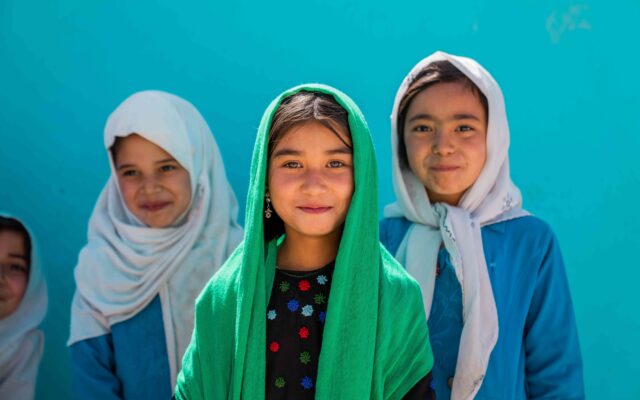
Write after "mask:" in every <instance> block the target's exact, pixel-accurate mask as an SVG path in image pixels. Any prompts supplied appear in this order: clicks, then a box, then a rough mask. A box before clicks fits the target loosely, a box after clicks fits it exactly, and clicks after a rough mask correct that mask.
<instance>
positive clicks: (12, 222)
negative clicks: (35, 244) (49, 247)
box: [0, 216, 31, 267]
mask: <svg viewBox="0 0 640 400" xmlns="http://www.w3.org/2000/svg"><path fill="white" fill-rule="evenodd" d="M4 231H11V232H17V233H19V234H21V235H22V239H23V241H24V251H25V256H26V258H27V260H26V261H27V266H28V267H31V236H29V232H28V231H27V228H25V227H24V225H22V222H20V221H18V220H17V219H15V218H7V217H1V216H0V232H4Z"/></svg>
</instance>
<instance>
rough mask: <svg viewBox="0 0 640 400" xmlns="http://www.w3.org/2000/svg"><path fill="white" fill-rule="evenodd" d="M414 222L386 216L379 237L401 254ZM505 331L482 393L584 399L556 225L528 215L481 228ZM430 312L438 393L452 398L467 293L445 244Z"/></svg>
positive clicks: (513, 399) (509, 399)
mask: <svg viewBox="0 0 640 400" xmlns="http://www.w3.org/2000/svg"><path fill="white" fill-rule="evenodd" d="M410 225H411V223H410V222H409V221H407V220H406V219H404V218H389V219H384V220H383V221H382V222H381V223H380V240H381V241H382V243H383V244H384V245H385V246H386V247H387V249H388V250H389V251H390V252H391V253H392V254H395V253H396V251H397V250H398V247H399V246H400V243H401V242H402V239H403V238H404V236H405V234H406V232H407V230H408V228H409V227H410ZM481 232H482V243H483V247H484V254H485V259H486V261H487V267H488V268H489V278H490V280H491V286H492V288H493V295H494V298H495V301H496V307H497V310H498V324H499V337H498V342H497V343H496V346H495V348H494V349H493V352H492V353H491V358H490V359H489V365H488V367H487V373H486V375H485V378H484V381H483V383H482V386H481V387H480V390H479V392H478V394H477V396H476V399H492V400H493V399H505V400H519V399H541V398H545V399H558V400H560V399H584V397H585V395H584V383H583V374H582V357H581V355H580V346H579V343H578V332H577V329H576V323H575V317H574V313H573V305H572V303H571V296H570V293H569V285H568V282H567V277H566V273H565V268H564V263H563V261H562V255H561V254H560V247H559V246H558V242H557V240H556V237H555V235H554V234H553V232H552V231H551V228H550V227H549V226H548V225H547V224H546V223H544V222H543V221H541V220H540V219H538V218H535V217H523V218H518V219H514V220H510V221H506V222H501V223H497V224H493V225H488V226H485V227H483V228H482V230H481ZM438 264H439V267H440V274H439V276H438V278H436V285H435V290H434V297H433V305H432V309H431V314H430V316H429V321H428V322H429V337H430V340H431V347H432V349H433V353H434V357H435V365H434V368H433V371H432V373H433V383H434V386H435V389H436V397H437V398H438V399H448V398H450V396H451V389H450V385H449V384H450V379H452V378H453V376H454V374H455V365H456V359H457V356H458V347H459V344H460V333H461V331H462V294H461V289H460V284H459V282H458V280H457V278H456V276H455V272H454V271H453V267H452V266H451V264H450V262H449V257H448V254H447V252H446V250H441V251H440V254H439V257H438Z"/></svg>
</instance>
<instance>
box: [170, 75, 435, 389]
mask: <svg viewBox="0 0 640 400" xmlns="http://www.w3.org/2000/svg"><path fill="white" fill-rule="evenodd" d="M376 180H377V177H376V160H375V154H374V150H373V144H372V141H371V136H370V133H369V129H368V127H367V124H366V122H365V120H364V117H363V116H362V114H361V112H360V110H359V109H358V107H357V106H356V105H355V103H354V102H353V101H352V100H351V99H350V98H349V97H347V96H346V95H344V94H343V93H341V92H339V91H337V90H335V89H333V88H330V87H328V86H323V85H302V86H298V87H295V88H293V89H290V90H288V91H286V92H284V93H283V94H281V95H280V96H278V97H277V98H276V99H275V100H274V101H273V102H272V103H271V105H270V106H269V107H268V108H267V110H266V112H265V113H264V116H263V118H262V121H261V124H260V128H259V130H258V137H257V139H256V144H255V148H254V152H253V161H252V166H251V180H250V187H249V194H248V200H247V207H246V227H245V232H246V234H245V240H244V242H243V243H242V244H241V245H240V246H239V247H238V248H237V249H236V251H235V252H234V253H233V254H232V255H231V257H230V258H229V260H228V261H227V262H226V263H225V265H224V266H223V267H222V268H221V270H220V271H219V272H218V273H217V274H216V275H215V276H214V277H213V278H212V279H211V281H210V282H209V284H208V285H207V286H206V288H205V289H204V291H203V292H202V294H201V295H200V297H199V298H198V300H197V302H196V322H195V329H194V333H193V337H192V340H191V344H190V346H189V348H188V349H187V351H186V354H185V356H184V359H183V367H182V372H181V374H180V376H179V377H178V383H177V387H176V391H175V396H176V398H178V399H250V400H255V399H264V398H265V397H266V398H268V399H292V398H296V399H300V398H316V399H403V398H405V399H409V398H411V399H413V398H416V399H418V398H420V399H425V398H431V393H432V392H431V388H430V374H429V373H430V370H431V366H432V363H433V358H432V353H431V348H430V346H429V338H428V334H427V324H426V320H425V316H424V311H423V305H422V300H421V294H420V289H419V287H418V285H417V284H416V282H415V281H414V280H412V279H411V278H410V277H409V276H408V275H407V274H406V273H405V271H404V269H403V268H402V267H400V266H399V265H398V264H397V263H396V262H395V261H394V260H393V258H392V257H391V256H390V255H389V254H388V253H387V252H386V251H385V250H384V249H383V248H382V247H381V246H380V243H379V241H378V224H377V218H378V209H377V204H378V201H377V189H376Z"/></svg>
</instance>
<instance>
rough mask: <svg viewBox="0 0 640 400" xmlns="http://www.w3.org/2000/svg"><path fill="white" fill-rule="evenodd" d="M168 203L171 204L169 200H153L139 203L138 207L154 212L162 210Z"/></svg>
mask: <svg viewBox="0 0 640 400" xmlns="http://www.w3.org/2000/svg"><path fill="white" fill-rule="evenodd" d="M169 204H171V202H169V201H154V202H148V203H141V204H140V208H142V209H143V210H145V211H149V212H155V211H160V210H162V209H163V208H165V207H166V206H168V205H169Z"/></svg>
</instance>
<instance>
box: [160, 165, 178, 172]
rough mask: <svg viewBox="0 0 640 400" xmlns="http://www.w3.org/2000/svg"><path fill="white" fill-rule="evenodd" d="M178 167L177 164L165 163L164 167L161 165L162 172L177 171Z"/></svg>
mask: <svg viewBox="0 0 640 400" xmlns="http://www.w3.org/2000/svg"><path fill="white" fill-rule="evenodd" d="M176 169H178V168H176V166H175V165H163V166H162V167H160V171H162V172H169V171H175V170H176Z"/></svg>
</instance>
